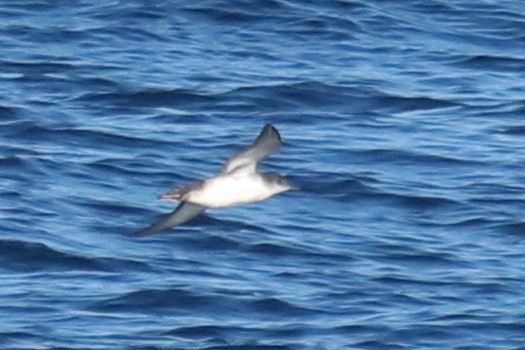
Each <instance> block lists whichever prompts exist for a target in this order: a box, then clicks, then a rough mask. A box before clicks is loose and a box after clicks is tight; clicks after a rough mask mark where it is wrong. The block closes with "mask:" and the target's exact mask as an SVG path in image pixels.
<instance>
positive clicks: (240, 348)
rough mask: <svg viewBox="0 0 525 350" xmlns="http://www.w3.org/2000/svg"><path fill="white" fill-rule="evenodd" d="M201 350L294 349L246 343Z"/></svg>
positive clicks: (285, 346) (286, 346)
mask: <svg viewBox="0 0 525 350" xmlns="http://www.w3.org/2000/svg"><path fill="white" fill-rule="evenodd" d="M201 349H202V350H291V349H295V347H290V346H288V345H264V344H256V343H255V344H254V343H246V344H242V345H218V346H210V347H205V348H201Z"/></svg>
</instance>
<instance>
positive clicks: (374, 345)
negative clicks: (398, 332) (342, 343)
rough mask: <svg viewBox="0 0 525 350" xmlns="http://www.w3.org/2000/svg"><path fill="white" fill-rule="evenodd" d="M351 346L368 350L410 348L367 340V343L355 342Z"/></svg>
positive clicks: (404, 349)
mask: <svg viewBox="0 0 525 350" xmlns="http://www.w3.org/2000/svg"><path fill="white" fill-rule="evenodd" d="M351 346H352V347H355V348H356V349H370V350H406V349H410V347H407V346H405V345H401V344H398V343H392V342H388V341H386V340H385V341H380V340H367V341H361V342H355V343H352V344H351Z"/></svg>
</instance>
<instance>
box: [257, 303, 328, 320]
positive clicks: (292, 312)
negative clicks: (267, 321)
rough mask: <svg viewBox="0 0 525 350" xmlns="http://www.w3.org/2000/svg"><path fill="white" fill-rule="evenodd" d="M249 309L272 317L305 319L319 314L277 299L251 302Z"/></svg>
mask: <svg viewBox="0 0 525 350" xmlns="http://www.w3.org/2000/svg"><path fill="white" fill-rule="evenodd" d="M249 307H250V309H251V310H252V311H254V312H257V313H262V314H265V315H270V316H272V317H275V316H282V317H298V316H300V317H305V316H312V315H314V314H316V313H317V312H318V311H317V310H312V309H309V308H305V307H301V306H298V305H293V304H291V303H289V302H286V301H284V300H281V299H277V298H264V299H259V300H254V301H251V302H250V305H249Z"/></svg>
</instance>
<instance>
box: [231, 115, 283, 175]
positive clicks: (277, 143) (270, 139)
mask: <svg viewBox="0 0 525 350" xmlns="http://www.w3.org/2000/svg"><path fill="white" fill-rule="evenodd" d="M280 147H281V135H279V131H277V129H276V128H275V127H274V126H273V125H271V124H266V125H265V126H264V128H263V129H262V130H261V133H260V134H259V136H257V138H256V139H255V141H254V142H253V144H252V145H251V146H250V147H248V148H247V149H245V150H243V151H241V152H240V153H237V154H236V155H234V156H233V157H231V158H230V159H228V161H227V162H226V163H225V164H224V166H223V167H222V173H229V172H231V171H232V170H234V169H235V168H238V167H241V166H247V165H248V166H250V167H251V168H253V171H255V167H256V166H257V163H259V162H260V161H261V159H263V158H265V157H267V156H269V155H270V154H272V153H273V152H275V151H277V150H278V149H279V148H280Z"/></svg>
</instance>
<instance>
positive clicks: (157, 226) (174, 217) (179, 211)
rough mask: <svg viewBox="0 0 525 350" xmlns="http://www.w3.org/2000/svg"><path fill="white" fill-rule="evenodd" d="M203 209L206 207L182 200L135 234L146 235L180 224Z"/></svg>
mask: <svg viewBox="0 0 525 350" xmlns="http://www.w3.org/2000/svg"><path fill="white" fill-rule="evenodd" d="M205 210H206V207H203V206H200V205H197V204H193V203H189V202H182V203H181V204H179V206H178V207H177V208H176V209H175V210H174V211H173V212H171V213H170V214H167V215H165V216H164V217H163V218H161V219H160V220H159V221H157V222H155V223H154V224H152V225H151V226H148V227H146V228H145V229H142V230H140V231H138V232H137V234H138V235H140V236H146V235H152V234H154V233H158V232H161V231H164V230H167V229H168V228H170V227H174V226H178V225H181V224H183V223H185V222H187V221H189V220H191V219H193V218H194V217H195V216H197V215H199V214H200V213H202V212H203V211H205Z"/></svg>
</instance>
